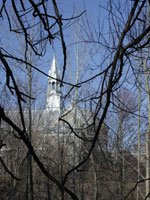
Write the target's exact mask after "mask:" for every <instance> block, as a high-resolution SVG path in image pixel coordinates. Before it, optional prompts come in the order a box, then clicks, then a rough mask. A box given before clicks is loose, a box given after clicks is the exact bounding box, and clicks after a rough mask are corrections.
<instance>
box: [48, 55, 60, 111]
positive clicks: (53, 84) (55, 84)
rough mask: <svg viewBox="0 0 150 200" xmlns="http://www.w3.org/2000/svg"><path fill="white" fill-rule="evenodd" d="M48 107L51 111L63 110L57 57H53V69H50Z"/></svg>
mask: <svg viewBox="0 0 150 200" xmlns="http://www.w3.org/2000/svg"><path fill="white" fill-rule="evenodd" d="M48 74H49V76H50V77H49V78H48V90H47V99H46V109H47V110H49V111H60V110H61V92H60V82H59V81H58V80H60V76H59V73H58V70H57V64H56V58H55V56H54V57H53V60H52V64H51V69H50V70H49V73H48Z"/></svg>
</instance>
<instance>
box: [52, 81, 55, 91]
mask: <svg viewBox="0 0 150 200" xmlns="http://www.w3.org/2000/svg"><path fill="white" fill-rule="evenodd" d="M52 90H55V82H54V81H53V82H52Z"/></svg>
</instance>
